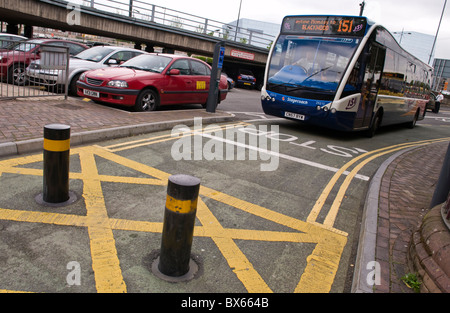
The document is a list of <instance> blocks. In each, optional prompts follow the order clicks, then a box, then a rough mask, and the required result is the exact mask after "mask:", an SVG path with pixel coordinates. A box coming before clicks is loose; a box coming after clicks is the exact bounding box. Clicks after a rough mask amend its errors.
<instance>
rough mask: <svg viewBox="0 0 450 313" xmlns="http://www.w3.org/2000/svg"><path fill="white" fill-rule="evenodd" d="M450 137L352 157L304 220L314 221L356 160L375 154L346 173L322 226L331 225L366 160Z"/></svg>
mask: <svg viewBox="0 0 450 313" xmlns="http://www.w3.org/2000/svg"><path fill="white" fill-rule="evenodd" d="M449 139H450V137H448V138H440V139H430V140H422V141H417V142H410V143H402V144H398V145H393V146H389V147H384V148H381V149H377V150H374V151H370V152H366V153H364V154H362V155H360V156H358V157H355V158H353V159H352V160H351V161H349V162H347V163H346V164H345V165H344V166H342V167H341V168H340V169H339V171H337V172H336V173H335V174H334V175H333V177H332V178H331V179H330V181H329V182H328V184H327V185H326V186H325V188H324V190H323V191H322V193H321V195H320V196H319V198H318V199H317V201H316V203H315V204H314V206H313V208H312V210H311V212H310V213H309V215H308V217H307V219H306V221H307V222H309V223H316V219H317V217H318V215H319V213H320V211H321V210H322V208H323V205H324V204H325V201H326V199H327V198H328V196H329V194H330V192H331V190H332V189H333V188H334V186H335V185H336V182H337V181H338V179H339V178H340V177H341V175H342V173H343V172H344V171H346V170H347V169H348V168H349V167H350V166H352V165H353V164H355V163H356V162H358V161H359V160H361V159H363V158H365V157H367V156H370V155H371V154H376V155H375V156H374V157H370V158H369V159H368V160H366V161H364V162H363V163H361V164H360V165H359V166H358V167H357V168H355V169H354V170H352V171H351V172H350V174H349V175H347V177H346V179H345V181H344V183H343V184H342V185H341V188H340V190H339V193H338V196H336V198H335V200H334V202H333V205H332V208H331V210H330V212H329V213H328V215H327V217H326V218H325V220H326V223H325V222H324V226H327V227H332V226H333V224H334V221H335V218H336V215H337V212H338V210H339V207H340V205H341V203H342V199H343V197H344V195H345V192H346V190H347V188H348V186H349V184H350V182H351V181H352V179H353V178H354V176H355V175H356V174H357V172H358V171H359V170H360V169H361V168H362V167H363V166H364V165H366V164H367V163H368V162H370V161H372V160H373V159H375V158H377V157H379V156H382V155H384V154H387V153H391V152H394V151H398V150H401V149H405V148H409V147H415V146H419V145H425V144H430V143H437V142H442V141H448V140H449ZM381 151H385V152H382V153H379V152H381Z"/></svg>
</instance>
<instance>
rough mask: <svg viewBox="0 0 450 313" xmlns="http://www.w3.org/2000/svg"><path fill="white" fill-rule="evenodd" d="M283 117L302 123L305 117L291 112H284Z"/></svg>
mask: <svg viewBox="0 0 450 313" xmlns="http://www.w3.org/2000/svg"><path fill="white" fill-rule="evenodd" d="M284 116H285V117H289V118H295V119H296V120H300V121H304V120H305V116H304V115H303V114H297V113H292V112H284Z"/></svg>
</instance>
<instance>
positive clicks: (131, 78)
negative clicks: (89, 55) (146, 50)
mask: <svg viewBox="0 0 450 313" xmlns="http://www.w3.org/2000/svg"><path fill="white" fill-rule="evenodd" d="M210 76H211V67H210V66H209V65H208V64H207V63H205V62H203V61H201V60H198V59H194V58H190V57H185V56H179V55H173V54H154V53H152V54H145V55H140V56H137V57H135V58H133V59H131V60H129V61H127V62H125V63H124V64H122V65H120V66H119V67H115V68H105V69H99V70H93V71H87V72H85V73H83V74H82V75H81V76H80V79H79V80H78V82H77V87H78V95H79V96H84V97H87V98H89V99H93V100H95V101H99V102H107V103H114V104H118V105H124V106H131V107H134V109H135V110H136V111H153V110H156V109H157V108H158V107H159V106H160V105H161V106H162V105H167V104H194V103H199V104H202V106H203V107H206V102H207V99H208V91H209V81H210ZM219 91H220V92H219V99H218V102H220V101H221V100H225V98H226V95H227V92H228V88H227V79H226V77H225V76H221V78H220V82H219Z"/></svg>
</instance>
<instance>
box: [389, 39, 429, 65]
mask: <svg viewBox="0 0 450 313" xmlns="http://www.w3.org/2000/svg"><path fill="white" fill-rule="evenodd" d="M392 35H394V38H395V39H396V40H397V42H398V43H399V44H400V46H402V48H403V49H405V50H406V51H408V52H409V53H411V54H412V55H414V56H415V57H416V58H418V59H419V60H421V61H422V62H424V63H427V64H429V65H431V64H433V59H434V51H436V47H435V48H434V51H433V54H432V56H431V60H430V54H431V49H432V48H433V42H434V36H433V35H427V34H423V33H418V32H413V31H400V32H393V33H392ZM429 60H430V62H429V63H428V61H429Z"/></svg>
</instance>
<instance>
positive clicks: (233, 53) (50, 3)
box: [0, 0, 273, 70]
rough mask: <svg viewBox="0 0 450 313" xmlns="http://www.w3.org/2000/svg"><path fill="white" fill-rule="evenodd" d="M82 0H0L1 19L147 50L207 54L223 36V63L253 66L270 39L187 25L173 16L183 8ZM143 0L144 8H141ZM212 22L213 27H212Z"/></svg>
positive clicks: (207, 24) (261, 61)
mask: <svg viewBox="0 0 450 313" xmlns="http://www.w3.org/2000/svg"><path fill="white" fill-rule="evenodd" d="M133 1H134V2H133ZM74 3H76V2H75V1H74ZM83 3H84V4H86V3H87V4H90V5H89V6H85V5H78V4H72V3H71V2H68V1H62V0H20V1H17V0H0V16H1V20H3V21H4V22H7V23H8V24H9V25H15V24H24V25H27V26H42V27H49V28H54V29H60V30H64V31H73V32H80V33H85V34H92V35H98V36H104V37H111V38H117V39H123V40H127V41H133V42H135V43H136V45H140V44H146V46H147V51H150V52H151V51H152V49H153V47H163V48H164V49H165V50H164V51H165V52H169V53H170V52H172V53H173V51H174V50H179V51H185V52H188V53H194V54H200V55H205V56H212V55H213V52H214V46H215V44H216V43H217V42H218V41H221V40H225V41H226V51H225V65H229V66H241V67H242V66H243V65H245V66H246V67H247V68H248V67H250V68H253V69H258V70H262V69H263V68H264V66H265V64H266V60H267V56H268V52H269V51H268V49H267V47H268V46H269V45H270V42H271V40H270V39H272V40H273V38H271V37H270V36H268V35H265V36H266V37H265V40H266V46H264V47H262V45H264V43H263V41H261V40H259V44H258V45H259V47H258V46H256V42H257V39H256V38H257V37H258V35H259V37H261V36H262V34H250V37H249V38H247V39H246V40H245V41H247V42H249V41H250V43H253V44H244V43H242V42H236V41H232V40H228V38H229V39H233V38H236V35H235V34H236V27H235V26H230V25H227V24H222V26H218V24H215V25H212V24H213V22H215V21H210V20H208V19H205V18H199V17H196V16H192V15H190V18H186V19H183V20H188V19H190V20H191V21H192V23H194V25H196V28H197V29H194V30H188V29H187V27H184V25H183V24H181V22H182V21H181V19H180V18H179V17H178V16H180V15H182V14H184V13H182V12H178V11H173V10H169V9H166V8H161V7H157V6H155V5H151V4H146V3H144V2H142V1H139V0H132V1H128V0H127V1H126V3H127V4H128V6H127V7H124V5H125V3H123V1H122V2H120V0H116V1H112V0H110V1H106V2H105V1H98V0H97V2H96V1H94V0H91V1H83ZM105 3H106V4H109V6H108V5H105ZM130 3H132V4H133V6H130ZM120 5H122V7H121V6H120ZM138 5H140V6H141V7H139V6H138ZM144 5H146V6H147V8H148V9H146V8H144V7H143V6H144ZM102 6H103V7H102ZM108 9H109V10H108ZM158 9H159V10H161V9H163V10H164V19H165V21H166V23H164V22H162V21H161V20H158V16H157V13H158V12H157V10H158ZM128 10H129V12H128ZM71 14H72V15H71ZM74 16H75V18H73V17H74ZM71 18H72V19H71ZM195 18H197V21H196V20H195ZM198 19H200V20H198ZM167 21H169V23H168V24H169V25H167ZM199 21H200V22H199ZM216 23H219V22H216ZM211 27H213V28H215V29H213V30H211ZM233 27H234V29H233ZM185 28H186V29H185ZM191 28H192V27H191ZM230 31H231V34H230ZM231 37H233V38H231ZM241 38H242V37H241ZM261 38H262V37H261Z"/></svg>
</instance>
